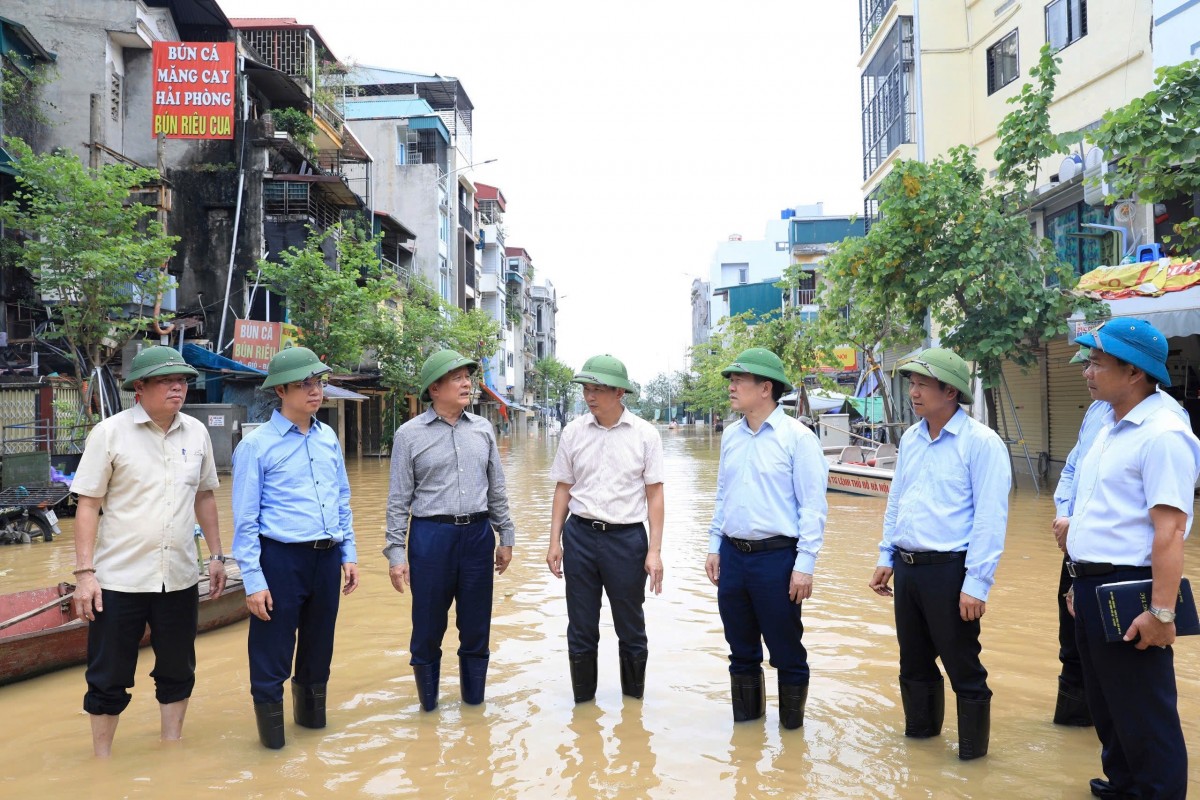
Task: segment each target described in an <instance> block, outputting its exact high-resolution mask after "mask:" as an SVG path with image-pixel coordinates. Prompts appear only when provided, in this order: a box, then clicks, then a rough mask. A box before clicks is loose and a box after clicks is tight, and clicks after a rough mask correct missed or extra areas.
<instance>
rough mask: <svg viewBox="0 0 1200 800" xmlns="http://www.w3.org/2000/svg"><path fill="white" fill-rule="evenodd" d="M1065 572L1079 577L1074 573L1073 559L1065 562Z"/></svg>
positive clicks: (1073, 576)
mask: <svg viewBox="0 0 1200 800" xmlns="http://www.w3.org/2000/svg"><path fill="white" fill-rule="evenodd" d="M1067 574H1068V575H1070V576H1071V577H1072V578H1078V577H1079V576H1078V575H1076V574H1075V562H1074V561H1068V562H1067Z"/></svg>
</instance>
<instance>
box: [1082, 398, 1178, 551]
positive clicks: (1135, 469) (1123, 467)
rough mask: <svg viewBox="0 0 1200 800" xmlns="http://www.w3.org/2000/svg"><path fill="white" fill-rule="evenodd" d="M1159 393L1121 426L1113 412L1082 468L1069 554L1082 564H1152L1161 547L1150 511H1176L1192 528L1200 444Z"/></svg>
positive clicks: (1107, 414) (1105, 418) (1134, 410)
mask: <svg viewBox="0 0 1200 800" xmlns="http://www.w3.org/2000/svg"><path fill="white" fill-rule="evenodd" d="M1163 397H1164V395H1163V394H1162V393H1155V394H1152V395H1150V396H1149V397H1147V398H1146V399H1144V400H1142V402H1140V403H1138V404H1137V405H1136V406H1134V407H1133V408H1132V409H1131V410H1130V411H1129V413H1127V414H1126V415H1125V416H1123V417H1122V418H1121V419H1120V421H1117V420H1116V419H1115V418H1114V414H1113V411H1112V409H1111V408H1109V409H1108V410H1107V411H1105V413H1104V414H1103V416H1102V418H1101V423H1102V424H1101V426H1100V431H1099V433H1097V434H1096V438H1095V441H1094V442H1093V443H1092V447H1091V449H1090V450H1088V452H1087V454H1086V455H1085V456H1083V458H1082V460H1081V461H1080V462H1079V470H1078V473H1077V476H1076V482H1077V484H1078V485H1077V488H1076V490H1075V508H1074V509H1073V513H1072V515H1071V527H1070V529H1069V530H1068V532H1067V552H1068V553H1070V557H1071V558H1072V559H1073V560H1076V561H1090V562H1095V563H1101V564H1104V563H1108V564H1125V565H1130V566H1135V567H1138V566H1148V565H1149V564H1150V556H1151V551H1152V550H1153V544H1154V522H1153V521H1152V520H1151V518H1150V509H1151V508H1153V507H1155V506H1158V505H1163V506H1170V507H1171V508H1177V509H1179V510H1180V511H1183V512H1184V513H1186V514H1187V523H1186V525H1185V526H1184V531H1183V535H1184V538H1187V535H1188V533H1189V531H1190V530H1191V527H1192V507H1193V504H1194V502H1195V501H1194V493H1195V487H1196V475H1197V472H1198V471H1200V441H1198V440H1197V439H1196V437H1195V436H1194V435H1193V434H1192V429H1191V426H1190V425H1188V424H1187V423H1185V422H1184V421H1183V420H1182V419H1181V418H1180V417H1179V415H1178V414H1176V413H1173V409H1172V408H1171V407H1170V406H1168V404H1167V403H1166V401H1164V400H1163Z"/></svg>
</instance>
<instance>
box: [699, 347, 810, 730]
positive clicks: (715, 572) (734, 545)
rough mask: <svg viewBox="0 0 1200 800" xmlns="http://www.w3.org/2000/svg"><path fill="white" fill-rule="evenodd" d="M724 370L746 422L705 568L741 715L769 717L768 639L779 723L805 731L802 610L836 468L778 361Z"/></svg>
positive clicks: (754, 358)
mask: <svg viewBox="0 0 1200 800" xmlns="http://www.w3.org/2000/svg"><path fill="white" fill-rule="evenodd" d="M721 374H722V375H724V376H725V377H726V378H728V379H729V401H730V406H731V407H732V408H733V410H734V411H740V412H741V413H742V414H743V415H744V416H743V417H742V419H740V420H738V421H737V422H735V423H734V424H733V425H731V426H729V428H728V429H726V431H725V433H724V435H723V436H722V437H721V463H720V467H719V468H718V471H717V501H716V507H715V508H714V510H713V519H712V524H711V525H710V526H709V547H708V552H709V555H708V559H707V561H706V563H705V571H706V572H707V573H708V578H709V580H711V581H712V582H713V584H715V585H716V586H717V606H718V608H719V609H720V612H721V622H722V623H723V624H724V626H725V640H726V641H727V642H729V650H730V655H729V675H730V691H731V694H732V700H733V718H734V721H735V722H741V721H745V720H753V719H759V718H760V717H762V716H763V714H764V713H765V711H766V698H765V695H764V690H763V681H764V676H763V669H762V660H763V649H762V648H763V643H764V642H765V643H766V645H767V648H768V649H769V650H770V651H771V666H773V667H775V669H776V671H777V672H778V675H779V722H780V724H781V725H782V726H783V727H784V728H788V729H794V728H799V727H800V726H801V725H803V724H804V706H805V703H806V701H807V699H808V683H809V668H808V653H807V651H806V650H805V648H804V644H803V642H802V638H803V636H804V625H803V623H802V622H801V618H800V607H801V604H802V603H803V602H804V601H805V600H807V599H808V598H809V597H810V596H811V595H812V581H813V571H814V568H815V566H816V561H817V555H818V553H820V551H821V543H822V541H823V540H824V537H825V517H826V514H827V512H828V506H827V504H826V501H825V490H826V486H827V481H828V472H829V464H828V462H826V460H825V456H824V455H823V454H822V453H821V445H820V444H819V443H818V442H817V437H816V436H815V435H813V432H812V431H810V430H809V429H808V428H806V427H805V426H804V425H803V424H801V423H800V421H799V420H796V419H795V418H793V417H789V416H787V414H785V413H784V411H783V409H782V408H780V407H779V398H780V397H782V396H783V393H784V391H786V390H787V389H789V388H791V382H790V381H788V379H787V377H786V376H785V375H784V372H783V363H782V362H781V361H780V360H779V357H778V356H776V355H775V354H774V353H772V352H771V351H769V350H765V349H763V348H761V347H755V348H751V349H749V350H747V351H745V352H743V353H742V354H741V355H739V356H738V359H737V361H735V362H734V363H733V364H731V365H730V366H729V367H726V368H725V370H723V371H722V373H721Z"/></svg>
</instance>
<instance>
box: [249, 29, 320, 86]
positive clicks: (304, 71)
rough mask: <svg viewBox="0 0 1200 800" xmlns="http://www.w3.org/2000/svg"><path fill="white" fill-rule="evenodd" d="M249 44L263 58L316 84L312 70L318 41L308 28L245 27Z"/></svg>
mask: <svg viewBox="0 0 1200 800" xmlns="http://www.w3.org/2000/svg"><path fill="white" fill-rule="evenodd" d="M242 36H243V37H244V39H245V41H246V43H247V44H249V45H250V46H251V47H253V48H254V49H255V50H257V51H258V54H259V55H260V56H261V57H262V59H263V61H265V62H266V63H267V65H268V66H272V67H274V68H275V69H277V70H279V71H280V72H283V73H286V74H287V75H289V76H290V77H293V78H299V79H300V80H303V81H305V82H307V83H308V85H309V86H315V85H316V81H315V80H314V76H313V74H312V66H313V58H314V55H315V53H314V50H315V42H314V41H313V38H312V36H310V35H309V33H308V31H306V30H258V31H243V32H242Z"/></svg>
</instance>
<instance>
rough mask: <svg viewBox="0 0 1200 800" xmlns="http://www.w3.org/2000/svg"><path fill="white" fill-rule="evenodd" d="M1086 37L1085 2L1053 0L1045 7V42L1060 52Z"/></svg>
mask: <svg viewBox="0 0 1200 800" xmlns="http://www.w3.org/2000/svg"><path fill="white" fill-rule="evenodd" d="M1084 36H1087V0H1054V2H1053V3H1051V4H1050V5H1048V6H1046V42H1047V43H1048V44H1049V45H1050V49H1051V50H1056V51H1057V50H1062V49H1063V48H1064V47H1066V46H1067V45H1069V44H1071V43H1072V42H1076V41H1078V40H1079V39H1081V38H1082V37H1084Z"/></svg>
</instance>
